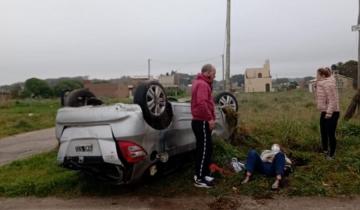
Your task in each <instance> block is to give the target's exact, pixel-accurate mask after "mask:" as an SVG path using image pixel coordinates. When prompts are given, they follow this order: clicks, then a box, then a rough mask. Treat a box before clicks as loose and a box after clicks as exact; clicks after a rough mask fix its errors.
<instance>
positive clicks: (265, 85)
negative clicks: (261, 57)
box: [244, 60, 272, 93]
mask: <svg viewBox="0 0 360 210" xmlns="http://www.w3.org/2000/svg"><path fill="white" fill-rule="evenodd" d="M244 79H245V92H247V93H250V92H270V91H272V81H271V75H270V62H269V60H266V62H265V64H264V66H263V68H248V69H246V70H245V75H244Z"/></svg>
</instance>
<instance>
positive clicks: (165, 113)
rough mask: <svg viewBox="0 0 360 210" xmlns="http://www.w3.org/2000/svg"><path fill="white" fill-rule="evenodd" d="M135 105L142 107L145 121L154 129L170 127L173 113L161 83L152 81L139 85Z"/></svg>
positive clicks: (135, 95)
mask: <svg viewBox="0 0 360 210" xmlns="http://www.w3.org/2000/svg"><path fill="white" fill-rule="evenodd" d="M134 103H136V104H138V105H140V107H141V109H142V112H143V116H144V119H145V121H146V122H147V123H148V124H149V125H150V126H151V127H152V128H154V129H157V130H161V129H164V128H167V127H168V126H169V125H170V123H171V120H172V117H173V112H172V108H171V104H170V103H169V102H168V100H167V96H166V94H165V90H164V88H163V86H162V85H161V84H160V83H158V82H156V81H151V82H146V83H141V84H139V85H138V87H137V88H136V91H135V94H134Z"/></svg>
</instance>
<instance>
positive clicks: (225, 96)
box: [215, 92, 239, 112]
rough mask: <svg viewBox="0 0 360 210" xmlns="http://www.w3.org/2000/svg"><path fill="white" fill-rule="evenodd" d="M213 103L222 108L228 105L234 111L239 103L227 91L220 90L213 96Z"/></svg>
mask: <svg viewBox="0 0 360 210" xmlns="http://www.w3.org/2000/svg"><path fill="white" fill-rule="evenodd" d="M215 103H216V104H217V105H218V106H220V107H221V108H222V109H223V108H226V107H230V108H231V109H232V110H234V111H236V112H237V111H238V109H239V105H238V102H237V100H236V97H235V96H234V95H233V94H231V93H229V92H221V93H219V94H218V95H217V96H216V97H215Z"/></svg>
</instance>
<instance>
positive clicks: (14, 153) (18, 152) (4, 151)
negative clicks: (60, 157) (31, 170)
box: [0, 128, 58, 166]
mask: <svg viewBox="0 0 360 210" xmlns="http://www.w3.org/2000/svg"><path fill="white" fill-rule="evenodd" d="M57 145H58V142H57V140H56V138H55V128H48V129H44V130H39V131H33V132H29V133H23V134H19V135H15V136H10V137H6V138H3V139H0V166H1V165H4V164H6V163H9V162H11V161H13V160H18V159H22V158H25V157H28V156H31V155H34V154H38V153H41V152H46V151H49V150H51V149H54V148H55V147H57Z"/></svg>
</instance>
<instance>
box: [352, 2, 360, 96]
mask: <svg viewBox="0 0 360 210" xmlns="http://www.w3.org/2000/svg"><path fill="white" fill-rule="evenodd" d="M351 30H352V31H358V32H359V35H358V36H359V37H358V69H357V89H358V91H360V0H359V14H358V22H357V25H354V26H352V27H351Z"/></svg>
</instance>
